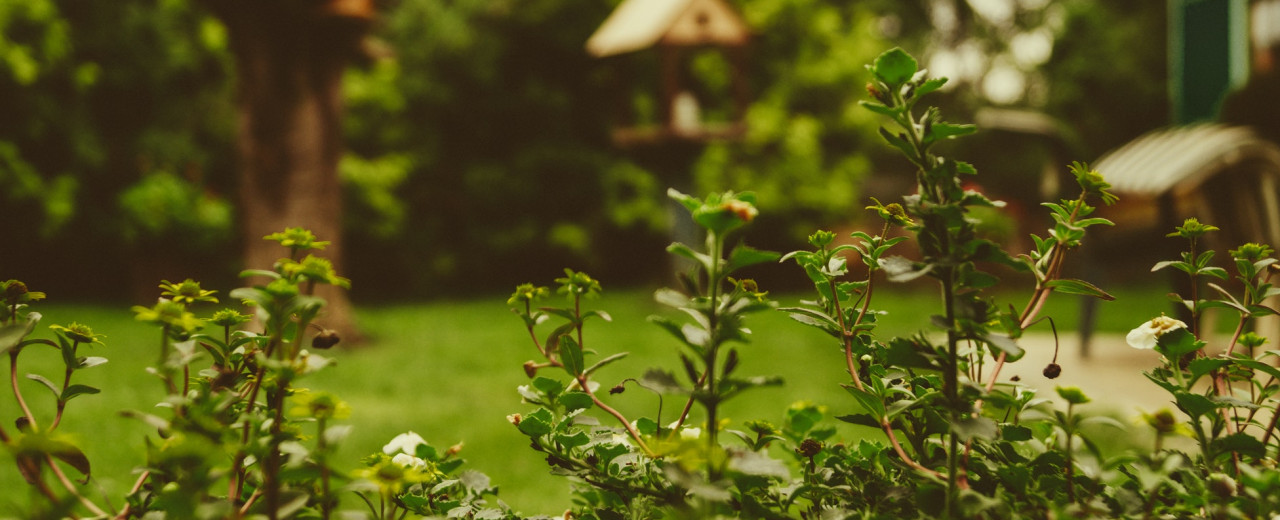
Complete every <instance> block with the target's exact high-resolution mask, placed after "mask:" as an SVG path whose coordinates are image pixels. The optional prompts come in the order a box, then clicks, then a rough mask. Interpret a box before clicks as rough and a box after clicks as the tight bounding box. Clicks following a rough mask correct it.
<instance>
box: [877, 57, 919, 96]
mask: <svg viewBox="0 0 1280 520" xmlns="http://www.w3.org/2000/svg"><path fill="white" fill-rule="evenodd" d="M918 66H919V65H918V64H917V63H916V59H915V58H913V57H911V55H910V54H907V52H906V51H904V50H902V49H900V48H897V47H894V48H892V49H889V50H887V51H885V52H884V53H882V54H881V55H880V56H878V57H876V59H875V61H874V62H873V63H872V73H873V74H875V76H876V78H877V79H879V80H880V81H883V82H885V83H886V84H888V85H889V86H890V87H893V88H896V87H898V86H901V85H902V84H903V83H906V82H907V81H909V80H911V77H912V76H914V75H915V74H916V68H917V67H918Z"/></svg>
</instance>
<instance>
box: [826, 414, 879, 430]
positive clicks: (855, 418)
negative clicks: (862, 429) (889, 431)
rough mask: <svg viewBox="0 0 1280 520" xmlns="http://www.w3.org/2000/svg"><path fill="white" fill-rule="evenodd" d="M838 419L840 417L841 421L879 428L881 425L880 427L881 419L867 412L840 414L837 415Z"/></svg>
mask: <svg viewBox="0 0 1280 520" xmlns="http://www.w3.org/2000/svg"><path fill="white" fill-rule="evenodd" d="M836 419H839V420H841V421H844V422H847V423H849V424H857V425H861V426H870V427H872V428H879V427H880V421H879V420H877V419H876V418H875V417H872V416H871V415H869V414H865V413H859V414H852V415H840V416H837V417H836Z"/></svg>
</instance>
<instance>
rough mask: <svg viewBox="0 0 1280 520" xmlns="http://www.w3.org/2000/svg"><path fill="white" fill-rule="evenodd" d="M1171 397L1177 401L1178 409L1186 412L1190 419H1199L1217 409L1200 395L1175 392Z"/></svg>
mask: <svg viewBox="0 0 1280 520" xmlns="http://www.w3.org/2000/svg"><path fill="white" fill-rule="evenodd" d="M1173 397H1174V399H1176V400H1177V403H1178V408H1179V409H1181V410H1182V411H1184V412H1187V415H1190V416H1191V418H1192V419H1199V418H1200V417H1203V416H1204V415H1205V414H1209V413H1213V411H1214V410H1216V409H1217V408H1218V405H1217V404H1215V403H1214V402H1213V401H1211V400H1209V398H1208V397H1205V396H1203V395H1200V394H1194V393H1190V392H1175V393H1174V394H1173Z"/></svg>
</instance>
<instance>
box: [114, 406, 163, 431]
mask: <svg viewBox="0 0 1280 520" xmlns="http://www.w3.org/2000/svg"><path fill="white" fill-rule="evenodd" d="M120 415H123V416H125V417H128V418H131V419H137V420H139V421H142V422H144V423H146V424H148V425H150V426H151V427H152V428H155V429H157V430H161V431H166V430H168V429H169V426H170V424H169V420H168V419H165V418H164V417H160V416H158V415H152V414H149V413H142V412H139V411H136V410H123V411H121V412H120Z"/></svg>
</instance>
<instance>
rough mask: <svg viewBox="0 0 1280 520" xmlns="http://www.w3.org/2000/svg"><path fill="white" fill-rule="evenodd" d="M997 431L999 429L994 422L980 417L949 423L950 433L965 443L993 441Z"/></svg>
mask: <svg viewBox="0 0 1280 520" xmlns="http://www.w3.org/2000/svg"><path fill="white" fill-rule="evenodd" d="M999 431H1000V428H999V426H998V425H997V424H996V422H995V421H994V420H992V419H991V418H990V417H984V416H981V415H980V416H977V417H972V416H965V417H962V418H960V419H959V420H957V421H954V422H952V423H951V433H954V434H955V435H956V436H957V437H959V438H960V439H961V440H965V441H968V440H972V439H984V440H991V439H995V438H996V434H998V433H999Z"/></svg>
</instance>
